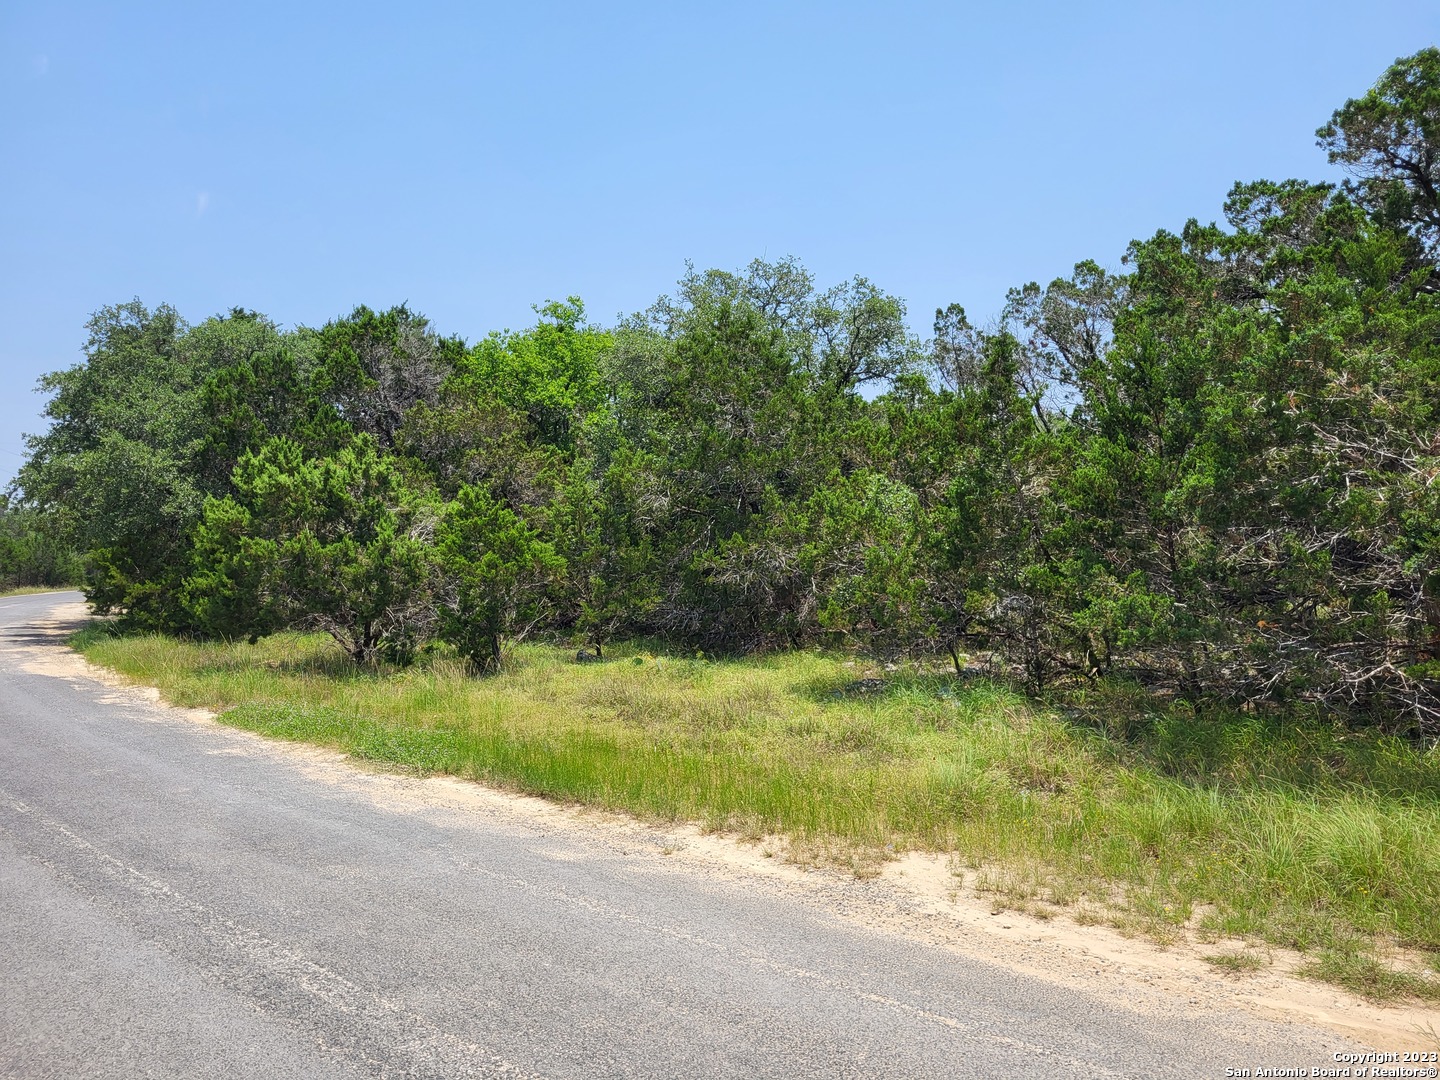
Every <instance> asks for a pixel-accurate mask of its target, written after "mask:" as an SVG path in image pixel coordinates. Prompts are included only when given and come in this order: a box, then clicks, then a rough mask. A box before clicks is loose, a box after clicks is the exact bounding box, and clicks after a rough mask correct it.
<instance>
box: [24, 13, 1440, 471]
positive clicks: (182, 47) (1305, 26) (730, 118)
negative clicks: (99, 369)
mask: <svg viewBox="0 0 1440 1080" xmlns="http://www.w3.org/2000/svg"><path fill="white" fill-rule="evenodd" d="M1437 39H1440V5H1437V4H1435V3H1434V2H1433V0H1407V2H1405V3H1392V2H1389V0H1367V2H1364V3H1360V2H1352V3H1348V4H1337V3H1330V2H1326V0H1311V2H1306V3H1298V2H1295V3H1283V4H1282V3H1270V4H1267V3H1263V2H1261V3H1243V4H1242V3H1229V2H1225V3H1215V2H1207V3H1185V4H1179V3H1165V2H1155V0H1151V2H1147V3H1107V4H1086V3H1076V2H1070V3H1053V4H999V3H995V4H986V5H979V4H974V5H968V4H960V3H951V4H939V3H898V4H892V5H881V4H875V3H867V4H859V3H852V2H842V0H835V2H832V3H828V4H802V3H784V2H779V0H775V2H770V3H749V2H732V3H726V4H710V5H705V6H703V7H701V6H698V5H686V4H676V3H673V2H671V3H664V4H660V3H654V4H640V3H625V2H615V3H610V4H604V5H602V4H563V3H545V2H533V0H532V2H530V3H523V4H521V3H507V4H487V3H469V4H453V5H447V4H424V3H411V4H408V5H402V4H394V3H390V4H383V5H381V4H374V5H371V4H366V3H363V2H353V3H346V4H335V5H333V6H322V5H315V4H303V3H283V4H271V3H264V2H260V3H248V4H241V5H211V4H197V3H194V2H188V3H184V4H173V5H171V4H143V3H133V4H123V5H121V4H103V5H101V4H72V3H64V2H57V0H46V2H43V3H27V2H21V0H5V2H4V3H3V4H0V148H3V149H0V481H3V480H4V479H6V478H8V477H9V475H10V474H11V473H13V471H14V469H15V467H16V466H18V464H19V462H20V457H19V456H18V453H19V451H20V450H21V449H22V432H26V431H34V430H36V429H37V428H38V427H39V426H40V425H41V423H42V421H41V420H40V418H39V408H40V405H41V399H40V397H39V396H38V395H36V394H34V393H33V392H32V388H33V386H34V384H35V380H36V379H37V378H38V377H39V375H40V374H41V373H43V372H45V371H49V370H53V369H56V368H61V367H66V366H69V365H71V364H73V363H76V362H77V361H78V360H79V359H80V354H79V346H80V344H81V342H82V341H83V338H84V330H83V324H84V322H85V319H86V317H87V315H88V313H89V312H91V311H93V310H95V309H96V308H98V307H101V306H103V305H105V304H111V303H119V302H122V301H125V300H128V299H129V298H131V297H133V296H139V297H140V298H141V299H142V300H143V301H145V302H146V303H147V304H150V305H152V306H153V305H154V304H157V303H159V302H161V301H168V302H169V303H172V304H174V305H175V306H176V307H177V308H179V309H180V311H181V312H182V313H183V314H184V315H185V316H186V317H187V318H188V319H190V320H191V321H199V320H200V319H203V318H205V317H206V316H208V315H211V314H214V313H216V312H219V311H223V310H226V309H228V308H230V307H233V306H237V305H238V306H243V307H249V308H254V309H257V310H260V311H264V312H266V313H267V314H269V315H271V316H272V317H273V318H275V319H276V320H278V321H279V322H281V323H282V324H285V325H293V324H296V323H305V324H318V323H321V322H323V321H325V320H326V319H328V318H330V317H333V316H335V315H339V314H343V313H345V312H347V311H349V310H350V309H351V308H352V307H354V306H355V305H356V304H358V303H367V304H370V305H371V306H374V307H385V306H389V305H391V304H393V303H399V302H401V301H406V302H408V303H409V304H410V305H411V307H412V308H414V309H417V310H419V311H422V312H424V313H425V314H427V315H429V316H430V318H431V319H432V321H433V322H434V323H435V325H436V326H437V328H438V329H440V330H441V331H443V332H446V333H458V334H461V335H463V336H465V337H467V338H470V339H474V338H476V337H479V336H481V335H483V334H484V333H485V332H487V331H489V330H491V329H496V328H503V327H512V328H519V327H521V326H524V325H527V324H528V323H529V321H530V318H531V311H530V306H531V305H532V304H534V303H538V302H542V301H544V300H546V299H549V298H552V297H556V298H558V297H563V296H566V295H570V294H578V295H579V296H581V297H582V298H583V299H584V300H585V302H586V304H587V306H588V309H589V311H590V313H591V315H592V317H594V318H595V319H597V320H598V321H602V322H604V321H609V320H611V319H612V318H613V317H614V315H615V314H617V313H619V312H621V311H632V310H636V309H638V308H641V307H644V306H646V305H647V304H648V303H649V302H650V301H651V300H653V299H654V298H655V297H656V296H657V295H658V294H660V293H661V292H664V291H666V290H667V289H668V288H669V287H670V286H671V285H672V284H673V282H674V281H675V279H676V278H677V277H679V275H680V274H681V273H682V272H683V270H684V264H685V261H686V260H687V259H688V260H692V261H693V262H694V263H695V264H696V265H697V266H699V267H701V268H703V267H708V266H719V267H724V268H727V269H728V268H735V267H738V266H741V265H743V264H744V263H746V262H748V261H749V260H750V259H751V258H754V257H756V256H767V257H769V258H777V257H779V256H783V255H795V256H797V257H798V258H800V259H801V260H802V261H803V262H805V263H806V264H807V265H808V266H809V267H810V268H811V270H812V271H814V272H815V274H816V276H817V277H818V278H819V281H820V284H821V285H828V284H832V283H834V282H836V281H839V280H842V279H844V278H848V277H850V276H852V275H854V274H863V275H865V276H867V277H869V278H870V279H871V280H873V281H875V282H876V283H877V284H878V285H880V286H881V287H882V288H885V289H887V290H888V291H890V292H893V293H896V294H898V295H900V296H902V297H904V298H905V299H906V300H907V301H908V302H909V305H910V315H911V322H912V324H913V325H914V327H915V328H916V330H917V331H920V332H925V331H927V330H928V328H929V323H930V317H931V314H932V313H933V311H934V309H935V307H936V306H938V305H943V304H946V303H949V302H951V301H959V302H960V303H962V304H964V305H965V306H966V308H967V309H968V310H969V311H970V313H971V315H972V316H973V317H978V318H980V319H982V320H983V319H985V318H987V317H989V316H992V315H994V314H995V313H996V311H997V310H998V308H999V306H1000V304H1001V303H1002V300H1003V297H1004V293H1005V290H1006V288H1007V287H1009V286H1011V285H1015V284H1020V283H1023V282H1025V281H1028V280H1042V281H1044V280H1048V279H1050V278H1052V277H1054V276H1056V275H1058V274H1061V273H1064V272H1066V271H1067V270H1068V268H1069V267H1070V266H1071V265H1072V264H1073V263H1075V262H1076V261H1077V260H1079V259H1082V258H1095V259H1097V260H1098V261H1100V262H1102V263H1104V264H1106V265H1111V266H1114V265H1117V264H1118V262H1119V259H1120V256H1121V254H1122V253H1123V252H1124V248H1125V244H1126V242H1127V241H1128V240H1130V239H1131V238H1132V237H1136V236H1141V235H1149V234H1151V233H1153V232H1154V231H1155V230H1156V229H1157V228H1160V227H1170V228H1175V227H1178V226H1180V225H1181V224H1183V222H1184V221H1185V219H1186V218H1188V217H1192V216H1193V217H1200V218H1203V219H1206V220H1210V219H1213V218H1214V217H1216V216H1217V214H1218V212H1219V208H1220V204H1221V202H1222V200H1223V198H1224V195H1225V192H1226V191H1227V189H1228V188H1229V186H1230V184H1231V183H1232V182H1234V181H1235V180H1238V179H1255V178H1259V177H1270V178H1281V177H1285V176H1305V177H1312V178H1323V177H1327V176H1331V175H1333V174H1332V171H1331V170H1330V169H1329V168H1328V167H1327V166H1326V164H1325V160H1324V156H1323V154H1322V153H1321V152H1320V151H1318V150H1317V149H1316V148H1315V146H1314V137H1313V132H1314V129H1315V128H1316V127H1317V126H1318V125H1319V124H1320V123H1322V122H1323V121H1324V120H1325V119H1326V118H1327V117H1328V116H1329V114H1330V112H1331V111H1332V110H1333V109H1334V108H1335V107H1337V106H1338V105H1340V104H1341V103H1342V102H1343V101H1344V100H1345V99H1346V98H1347V97H1350V96H1354V95H1357V94H1359V93H1362V92H1363V91H1364V90H1365V89H1366V88H1367V87H1368V86H1369V85H1370V84H1371V83H1372V82H1373V81H1374V79H1375V78H1376V77H1377V76H1379V74H1380V73H1381V72H1382V71H1383V70H1384V68H1385V67H1386V65H1388V64H1389V63H1390V62H1391V61H1392V60H1394V59H1395V58H1396V57H1397V56H1400V55H1403V54H1408V53H1411V52H1414V51H1415V50H1417V49H1419V48H1421V47H1423V46H1425V45H1430V44H1434V43H1436V41H1437Z"/></svg>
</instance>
